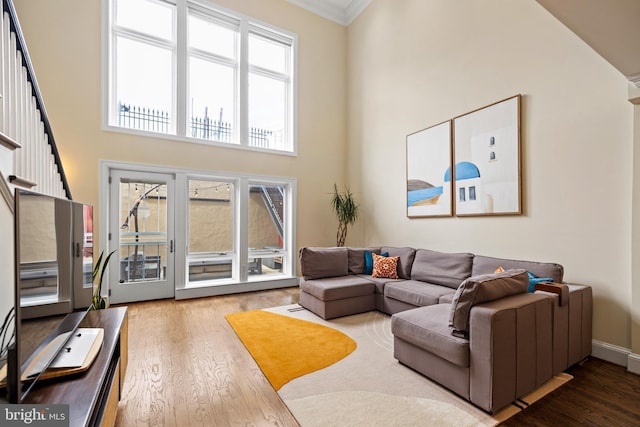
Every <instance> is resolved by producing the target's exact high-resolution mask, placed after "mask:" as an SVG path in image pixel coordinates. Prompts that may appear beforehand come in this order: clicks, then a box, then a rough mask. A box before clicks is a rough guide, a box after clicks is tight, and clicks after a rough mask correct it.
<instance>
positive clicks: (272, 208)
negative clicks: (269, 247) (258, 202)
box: [259, 185, 284, 239]
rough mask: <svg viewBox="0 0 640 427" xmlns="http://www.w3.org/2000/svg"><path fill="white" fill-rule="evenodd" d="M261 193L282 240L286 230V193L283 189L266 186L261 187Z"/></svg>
mask: <svg viewBox="0 0 640 427" xmlns="http://www.w3.org/2000/svg"><path fill="white" fill-rule="evenodd" d="M259 188H260V193H261V195H262V201H263V202H264V205H265V206H266V208H267V211H268V212H269V215H270V216H271V220H272V221H273V224H274V225H275V227H276V230H278V235H279V236H280V239H282V238H283V236H282V230H283V228H284V222H283V205H284V203H283V201H284V192H283V190H282V188H281V187H268V186H266V185H261V186H260V187H259Z"/></svg>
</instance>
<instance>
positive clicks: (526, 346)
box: [469, 293, 553, 412]
mask: <svg viewBox="0 0 640 427" xmlns="http://www.w3.org/2000/svg"><path fill="white" fill-rule="evenodd" d="M469 327H470V331H469V348H470V380H469V386H470V390H469V391H470V399H471V401H472V402H473V403H474V404H476V405H478V406H479V407H481V408H483V409H485V410H487V411H489V412H495V411H497V410H498V409H500V408H502V407H504V406H506V405H508V404H509V403H511V402H513V401H515V400H516V399H517V398H518V397H521V396H523V395H525V394H527V393H529V392H531V391H532V390H534V389H536V388H537V387H539V386H540V385H542V384H543V383H544V382H545V381H547V380H548V379H550V378H551V377H552V376H553V374H552V301H551V298H549V297H548V296H545V295H542V294H529V293H526V294H518V295H513V296H509V297H505V298H501V299H498V300H495V301H491V302H488V303H484V304H479V305H476V306H474V307H473V308H472V309H471V314H470V322H469Z"/></svg>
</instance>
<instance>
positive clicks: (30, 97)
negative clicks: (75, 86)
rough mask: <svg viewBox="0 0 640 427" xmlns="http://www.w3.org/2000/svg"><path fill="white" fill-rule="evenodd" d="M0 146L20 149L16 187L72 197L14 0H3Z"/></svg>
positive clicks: (13, 180) (14, 177)
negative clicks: (32, 188) (31, 188)
mask: <svg viewBox="0 0 640 427" xmlns="http://www.w3.org/2000/svg"><path fill="white" fill-rule="evenodd" d="M0 47H1V55H0V61H1V62H2V63H1V66H0V73H1V74H2V85H1V86H0V90H1V91H2V93H1V94H0V96H1V102H0V145H3V146H4V147H6V148H8V149H10V150H14V158H13V168H12V169H13V171H12V173H10V174H9V176H8V179H9V182H11V183H12V184H14V185H19V186H23V187H28V188H30V187H35V188H34V190H35V191H37V192H39V193H42V194H48V195H51V196H56V197H63V198H67V199H71V191H70V189H69V184H68V182H67V178H66V176H65V174H64V169H63V167H62V161H61V160H60V154H59V152H58V148H57V146H56V143H55V139H54V137H53V132H52V130H51V124H50V123H49V118H48V116H47V112H46V110H45V106H44V102H43V100H42V95H41V93H40V88H39V86H38V82H37V80H36V75H35V72H34V69H33V65H32V64H31V60H30V58H29V53H28V51H27V44H26V42H25V39H24V36H23V35H22V31H21V29H20V24H19V21H18V17H17V14H16V10H15V8H14V5H13V1H12V0H2V19H1V20H0Z"/></svg>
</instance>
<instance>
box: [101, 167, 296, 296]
mask: <svg viewBox="0 0 640 427" xmlns="http://www.w3.org/2000/svg"><path fill="white" fill-rule="evenodd" d="M111 170H127V171H138V172H152V173H167V174H173V175H174V176H175V196H174V200H175V215H174V218H175V224H176V226H175V230H176V231H175V268H174V274H175V279H176V280H175V299H176V300H180V299H187V298H197V297H205V296H213V295H225V294H233V293H240V292H251V291H259V290H266V289H277V288H284V287H291V286H297V285H298V278H297V275H296V257H295V255H296V254H297V251H296V247H295V242H296V235H295V230H296V213H295V206H297V204H296V192H297V181H296V179H295V178H287V177H275V176H265V175H254V174H241V173H233V172H221V171H202V170H193V169H183V168H173V167H166V166H152V165H141V164H135V163H125V162H114V161H104V160H101V161H100V197H99V199H100V200H99V206H100V216H99V218H100V246H101V249H104V245H105V244H104V242H108V241H109V236H108V232H109V227H108V225H107V221H108V219H109V211H108V209H109V196H108V194H109V188H108V186H109V174H110V171H111ZM189 179H202V180H219V181H228V182H233V183H234V191H235V205H234V225H233V227H234V233H233V239H234V243H233V244H234V248H233V253H229V254H227V255H231V256H232V257H233V265H234V267H233V270H234V271H233V273H232V276H233V277H232V278H231V279H221V280H214V281H211V282H208V283H203V284H201V285H197V286H188V285H187V284H188V250H187V245H188V228H187V227H188V221H189V218H188V209H187V207H188V200H189V185H188V183H189ZM256 183H264V184H266V185H282V186H285V187H286V189H287V191H286V196H285V197H286V199H285V202H284V203H285V208H286V212H285V214H284V216H285V218H286V219H285V223H284V227H285V230H284V233H283V234H284V239H283V242H282V244H283V250H282V251H280V253H279V255H281V256H283V257H285V258H286V262H285V263H284V265H283V274H281V275H273V276H268V277H267V276H265V277H263V278H257V277H256V276H249V274H248V268H247V263H248V259H249V257H250V256H251V253H250V251H249V247H248V240H249V237H248V220H249V219H248V205H249V185H252V184H256ZM108 280H109V279H108V278H107V283H108Z"/></svg>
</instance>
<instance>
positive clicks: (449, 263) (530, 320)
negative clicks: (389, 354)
mask: <svg viewBox="0 0 640 427" xmlns="http://www.w3.org/2000/svg"><path fill="white" fill-rule="evenodd" d="M365 252H371V253H376V254H381V253H382V254H385V253H386V254H388V256H390V257H398V264H397V275H398V278H397V279H389V278H374V277H372V276H371V274H366V273H365ZM300 268H301V273H302V276H303V277H302V279H301V280H300V305H302V306H303V307H305V308H307V309H308V310H310V311H312V312H313V313H315V314H317V315H318V316H320V317H322V318H324V319H332V318H336V317H341V316H347V315H351V314H356V313H362V312H366V311H371V310H378V311H381V312H383V313H386V314H388V315H391V316H392V318H391V330H392V333H393V335H394V357H395V358H396V359H397V360H398V361H399V362H400V363H402V364H404V365H406V366H408V367H410V368H412V369H414V370H416V371H418V372H420V373H421V374H423V375H425V376H426V377H428V378H430V379H432V380H434V381H436V382H438V383H440V384H441V385H443V386H445V387H447V388H449V389H450V390H452V391H453V392H455V393H457V394H458V395H460V396H462V397H463V398H465V399H467V400H469V401H471V402H472V403H473V404H475V405H476V406H478V407H480V408H482V409H484V410H485V411H488V412H491V413H493V412H495V411H497V410H499V409H501V408H502V407H504V406H506V405H508V404H510V403H512V402H515V401H517V399H518V398H520V397H522V396H523V395H525V394H527V393H529V392H531V391H533V390H534V389H536V388H537V387H539V386H540V385H542V384H543V383H544V382H545V381H547V380H549V379H550V378H551V377H553V375H555V374H557V373H559V372H562V371H563V370H565V369H567V368H568V367H569V366H571V365H573V364H575V363H578V362H580V361H581V360H583V359H584V358H586V357H587V356H589V355H590V354H591V315H592V314H591V313H592V292H591V287H590V286H586V285H577V284H568V283H564V282H563V274H564V270H563V267H562V266H561V265H559V264H555V263H543V262H532V261H518V260H511V259H504V258H493V257H488V256H482V255H474V254H471V253H443V252H437V251H432V250H427V249H414V248H409V247H370V248H345V247H342V248H302V249H301V250H300ZM498 270H503V271H502V272H497V271H498ZM532 277H538V278H549V279H551V281H550V282H551V283H549V284H545V285H539V286H540V287H542V288H544V289H545V290H535V291H534V292H529V290H530V289H529V288H530V285H531V283H532V281H533V280H535V279H532Z"/></svg>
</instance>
